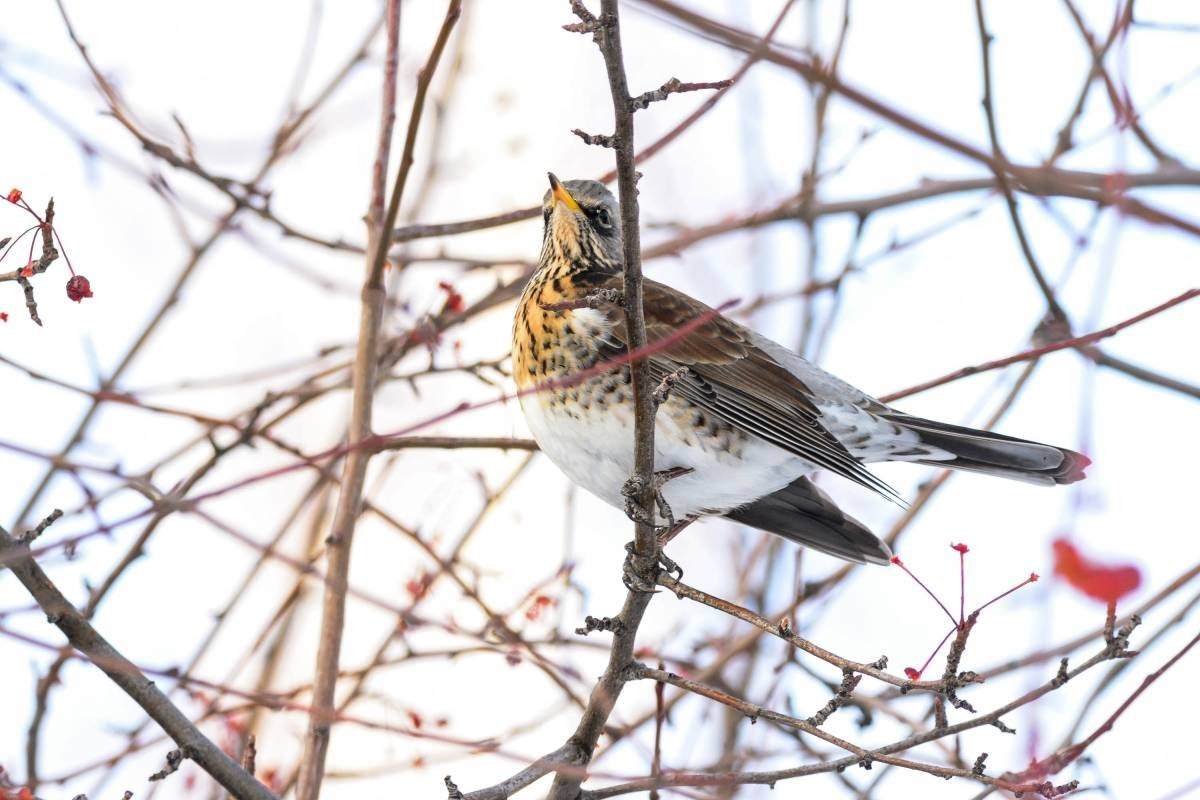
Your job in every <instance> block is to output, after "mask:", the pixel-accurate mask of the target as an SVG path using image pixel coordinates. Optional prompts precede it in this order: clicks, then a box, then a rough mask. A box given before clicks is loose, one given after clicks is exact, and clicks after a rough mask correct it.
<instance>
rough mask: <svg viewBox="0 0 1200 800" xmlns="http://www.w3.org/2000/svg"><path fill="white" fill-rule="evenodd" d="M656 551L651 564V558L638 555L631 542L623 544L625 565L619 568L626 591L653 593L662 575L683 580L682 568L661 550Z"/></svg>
mask: <svg viewBox="0 0 1200 800" xmlns="http://www.w3.org/2000/svg"><path fill="white" fill-rule="evenodd" d="M656 550H657V552H656V553H655V555H654V557H653V562H652V563H651V558H648V557H646V556H640V555H638V553H637V550H635V549H634V543H633V542H627V543H626V544H625V553H626V556H625V563H624V565H622V567H621V582H622V583H624V584H625V588H626V589H628V590H629V591H631V592H645V593H651V592H655V591H657V588H656V587H657V586H658V576H659V575H660V574H663V573H666V574H667V575H674V576H676V580H680V579H682V578H683V568H682V567H680V566H679V565H678V564H676V563H675V562H674V561H672V560H671V559H670V558H669V557H668V556H667V554H666V553H664V552H663V551H662V550H658V549H657V548H656Z"/></svg>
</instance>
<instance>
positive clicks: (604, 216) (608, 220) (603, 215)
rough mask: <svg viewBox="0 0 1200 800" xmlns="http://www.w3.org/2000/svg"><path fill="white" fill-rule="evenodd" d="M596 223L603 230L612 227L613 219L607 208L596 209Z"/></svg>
mask: <svg viewBox="0 0 1200 800" xmlns="http://www.w3.org/2000/svg"><path fill="white" fill-rule="evenodd" d="M596 222H597V224H599V225H600V227H602V228H611V227H612V217H611V216H610V215H609V213H608V209H607V208H598V209H596Z"/></svg>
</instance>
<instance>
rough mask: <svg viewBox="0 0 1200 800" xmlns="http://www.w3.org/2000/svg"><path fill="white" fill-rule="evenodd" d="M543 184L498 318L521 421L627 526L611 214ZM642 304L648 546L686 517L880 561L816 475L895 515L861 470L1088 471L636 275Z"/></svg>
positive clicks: (584, 193) (595, 185) (623, 352)
mask: <svg viewBox="0 0 1200 800" xmlns="http://www.w3.org/2000/svg"><path fill="white" fill-rule="evenodd" d="M549 180H550V188H549V189H548V190H547V191H546V193H545V196H544V197H543V200H542V218H543V234H542V248H541V253H540V256H539V259H538V263H537V267H536V268H535V270H534V272H533V274H532V276H531V277H530V279H529V281H528V283H527V284H526V286H525V288H524V291H523V293H522V295H521V298H520V300H519V302H518V304H517V308H516V312H515V315H514V320H513V342H512V369H513V377H514V380H515V382H516V385H517V388H518V396H519V398H520V405H521V409H522V411H523V413H524V416H525V419H526V422H527V424H528V427H529V430H530V433H531V434H532V435H533V438H534V439H535V440H536V441H537V444H538V446H539V448H540V449H541V450H542V451H543V452H544V453H545V454H546V455H547V456H548V457H549V458H550V460H551V461H552V462H554V464H555V465H556V466H557V467H558V468H559V469H561V470H562V471H563V472H564V473H566V475H567V477H568V478H569V479H570V480H571V481H573V482H574V483H575V484H577V485H578V486H580V487H582V488H584V489H586V490H588V491H589V492H591V493H592V494H594V495H596V496H597V497H599V498H600V499H602V500H604V501H606V502H608V503H610V504H611V505H614V506H616V507H618V508H625V509H626V511H627V513H630V514H631V516H636V515H635V514H634V512H635V511H636V509H634V508H632V507H631V505H632V503H631V501H630V495H631V494H632V492H631V490H630V488H629V484H628V480H629V478H630V475H631V474H632V472H633V469H634V417H635V411H634V398H633V387H632V378H631V372H630V367H629V363H628V361H629V359H628V353H629V352H630V347H629V333H628V330H627V325H626V322H625V317H624V312H623V310H622V306H621V302H622V298H621V294H620V292H621V287H622V282H623V276H622V270H623V256H622V236H621V220H620V214H619V206H618V203H617V200H616V198H614V197H613V195H612V193H611V192H610V191H609V190H608V189H607V188H606V187H605V186H604V184H602V183H599V182H597V181H592V180H568V181H559V180H558V178H556V177H555V176H554V174H553V173H549ZM643 310H644V316H645V323H646V340H647V350H648V353H649V355H648V357H647V360H648V362H649V371H650V375H651V378H652V381H654V382H657V385H658V386H659V390H658V394H660V395H662V394H665V399H663V400H662V402H661V403H660V405H659V406H658V408H657V413H656V415H655V433H654V465H655V469H656V473H655V475H656V481H655V489H656V491H657V493H658V503H657V504H656V509H655V510H654V511H653V519H652V520H643V521H652V522H653V523H654V524H655V525H656V526H657V527H658V532H659V533H660V537H659V540H660V542H665V541H669V540H670V538H671V537H672V536H673V535H675V534H676V533H677V532H678V531H679V530H681V529H682V528H683V527H685V526H686V525H688V524H690V523H691V522H693V521H695V520H697V519H701V518H705V517H724V518H726V519H729V520H732V521H734V522H738V523H741V524H744V525H747V526H750V527H752V528H757V529H759V530H763V531H766V532H769V533H772V534H775V535H778V536H781V537H783V538H784V539H787V540H790V541H792V542H795V543H796V544H799V545H801V546H803V547H808V548H812V549H814V550H818V551H820V552H823V553H827V554H829V555H832V556H835V557H837V558H840V559H844V560H847V561H852V562H856V563H874V564H886V563H888V562H889V561H890V560H891V559H892V553H891V550H890V549H889V547H888V545H887V544H886V543H885V542H884V541H883V540H881V539H880V538H879V537H877V536H876V535H875V534H873V533H872V532H871V531H870V530H869V529H868V528H867V527H866V526H865V525H863V524H862V523H861V522H859V521H858V520H856V519H854V518H853V517H851V516H850V515H848V514H846V513H845V512H843V511H842V510H841V509H840V508H839V507H838V506H837V504H836V503H835V502H834V500H833V499H832V498H831V497H830V496H829V495H828V494H827V493H826V492H824V491H823V490H822V489H820V488H818V487H817V485H816V484H815V483H814V482H813V474H814V473H816V472H818V471H822V470H823V471H826V472H831V473H833V474H835V475H838V476H840V477H842V478H845V479H847V480H849V481H850V482H852V483H854V484H857V485H859V486H862V487H865V488H866V489H869V490H872V491H874V492H876V493H877V494H879V495H882V496H884V497H887V498H890V499H892V500H895V501H898V502H901V503H902V499H901V498H900V497H899V495H898V494H897V493H896V492H895V490H893V489H892V488H891V487H890V486H889V485H888V484H887V483H885V482H884V481H883V480H881V479H880V478H878V477H877V476H875V475H874V474H873V473H871V472H870V471H869V470H868V468H867V466H866V465H867V464H871V463H873V462H881V461H908V462H913V463H916V464H924V465H931V466H935V467H948V468H950V469H958V470H965V471H968V472H975V473H981V474H984V475H993V476H998V477H1003V478H1012V479H1016V480H1019V481H1025V482H1026V483H1030V484H1036V485H1040V486H1054V485H1057V484H1069V483H1073V482H1075V481H1078V480H1080V479H1082V478H1083V477H1084V469H1085V468H1086V467H1087V466H1088V464H1089V463H1090V460H1089V459H1088V458H1087V457H1086V456H1084V455H1082V454H1080V453H1077V452H1073V451H1071V450H1067V449H1065V448H1062V447H1056V446H1053V445H1048V444H1040V443H1038V442H1033V441H1028V440H1025V439H1017V438H1014V437H1011V436H1005V435H1001V434H998V433H992V432H991V431H982V430H974V429H971V428H967V427H962V426H959V425H953V424H949V423H945V422H937V421H934V420H929V419H924V418H921V417H918V416H914V415H911V414H906V413H904V412H903V411H899V410H897V409H895V408H892V407H891V406H888V405H886V404H885V403H881V402H880V401H878V400H876V399H874V398H872V397H871V396H869V395H867V394H866V393H865V392H863V391H860V390H859V389H856V388H854V387H853V386H851V385H850V384H848V383H846V382H845V381H843V380H841V379H840V378H837V377H835V376H833V375H831V374H829V373H827V372H825V371H824V370H822V369H820V368H819V367H817V366H816V365H814V364H811V363H809V362H808V361H806V360H805V359H803V358H802V357H800V356H799V355H797V354H796V353H794V352H792V351H790V350H788V349H787V348H785V347H784V346H783V345H780V344H778V343H776V342H774V341H772V340H771V339H769V338H767V337H766V336H763V335H762V334H759V333H757V332H755V331H753V330H751V329H750V328H748V327H746V326H744V325H741V324H739V323H737V322H735V321H733V320H731V319H729V318H727V317H725V316H724V315H722V314H720V313H718V311H716V310H714V309H712V308H710V307H708V306H706V305H705V304H703V303H701V302H700V301H698V300H696V299H694V298H692V297H689V296H688V295H686V294H684V293H683V292H680V291H678V290H676V289H674V288H672V287H670V286H667V285H665V284H662V283H659V282H657V281H653V280H650V279H648V278H647V279H644V280H643ZM680 331H683V333H682V334H681V333H680ZM656 342H658V344H657V345H656ZM643 513H645V512H643Z"/></svg>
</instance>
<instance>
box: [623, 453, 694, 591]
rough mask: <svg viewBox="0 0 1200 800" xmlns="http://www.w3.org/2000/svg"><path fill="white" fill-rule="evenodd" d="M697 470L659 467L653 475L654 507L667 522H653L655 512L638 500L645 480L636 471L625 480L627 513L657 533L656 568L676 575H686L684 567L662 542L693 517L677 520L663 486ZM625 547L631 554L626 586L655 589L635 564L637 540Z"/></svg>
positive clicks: (669, 538) (626, 571) (667, 539)
mask: <svg viewBox="0 0 1200 800" xmlns="http://www.w3.org/2000/svg"><path fill="white" fill-rule="evenodd" d="M691 472H694V470H693V469H692V468H691V467H671V468H669V469H664V470H659V471H658V472H655V473H654V475H653V476H652V478H651V481H650V485H651V487H652V488H653V489H654V507H655V508H656V509H657V510H658V515H659V516H661V517H662V518H663V519H665V520H666V521H667V524H666V525H658V526H656V525H654V515H653V514H648V513H647V512H646V511H645V510H644V509H643V508H642V506H641V504H639V503H638V498H639V497H640V496H641V494H642V481H641V480H640V479H639V478H638V477H637V476H636V475H635V476H633V477H631V478H630V479H629V480H628V481H626V482H625V485H624V486H623V487H621V494H622V495H624V496H625V514H626V515H627V516H628V517H629V518H630V519H632V520H633V521H634V522H638V523H642V524H645V525H651V526H653V527H654V533H655V536H657V537H658V546H657V547H655V550H656V551H657V558H656V563H655V569H656V570H658V569H662V570H665V571H666V573H667V574H668V575H672V574H674V575H677V576H678V577H679V578H680V579H682V578H683V569H682V568H681V567H680V566H679V565H678V564H676V563H675V562H674V561H672V560H671V559H670V558H668V557H667V554H666V553H664V552H663V551H662V545H663V544H665V543H666V542H669V541H671V539H673V538H675V536H676V535H677V534H678V533H679V532H680V531H682V530H683V529H684V528H686V527H687V526H688V525H690V524H691V523H692V521H693V519H694V518H692V517H689V518H688V519H685V520H682V521H679V522H676V521H675V513H674V512H673V511H672V510H671V506H670V504H668V503H667V500H666V498H665V497H663V493H662V487H663V486H664V485H666V483H667V482H668V481H671V480H674V479H675V478H678V477H680V476H682V475H687V474H689V473H691ZM625 551H626V552H627V553H628V555H627V556H626V557H625V565H624V567H623V568H622V571H623V575H624V577H623V582H624V583H625V588H627V589H629V590H630V591H638V592H653V591H655V589H654V587H655V584H654V583H653V582H652V581H648V580H646V579H645V578H644V577H642V574H641V573H640V572H639V571H638V570H637V568H636V567H635V565H634V563H633V560H634V559H635V558H638V555H637V553H636V552H635V551H634V543H633V542H629V543H628V544H626V545H625Z"/></svg>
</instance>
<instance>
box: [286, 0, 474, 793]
mask: <svg viewBox="0 0 1200 800" xmlns="http://www.w3.org/2000/svg"><path fill="white" fill-rule="evenodd" d="M461 12H462V3H461V0H450V3H449V5H448V6H447V9H446V17H445V19H444V21H443V23H442V27H441V30H440V31H439V32H438V36H437V39H436V41H435V42H434V45H433V48H432V50H431V51H430V53H429V58H428V60H427V61H426V63H425V66H424V67H423V68H422V69H421V72H420V74H419V75H418V78H417V91H416V95H415V96H414V98H413V105H412V112H411V113H410V115H409V122H408V133H407V135H406V136H405V140H404V151H403V153H402V154H401V157H400V166H399V168H398V170H397V175H396V182H395V186H394V187H393V188H392V194H391V198H390V200H389V201H388V205H387V212H386V214H384V215H383V216H382V218H381V216H380V211H381V209H382V208H383V192H384V191H385V190H386V185H385V183H384V180H383V175H384V174H386V170H387V162H388V154H389V152H390V149H391V120H392V115H393V114H394V112H393V110H392V109H393V107H394V105H395V102H396V72H397V64H398V62H399V55H398V48H399V28H400V4H399V0H389V2H388V7H387V25H388V55H387V59H386V61H385V68H384V80H383V112H382V113H383V116H382V122H381V126H380V127H381V135H380V140H379V147H378V151H377V154H376V161H375V180H374V185H373V188H372V197H371V201H370V204H369V207H368V211H367V220H368V231H367V238H368V251H369V254H368V257H367V269H366V278H365V279H364V281H363V288H362V311H361V315H360V318H359V330H358V347H357V351H356V354H355V360H354V372H353V387H354V388H353V400H352V406H351V412H350V425H349V430H348V436H349V439H350V441H352V442H358V441H362V440H365V439H367V438H369V437H370V436H371V411H372V405H373V401H374V396H375V386H376V382H377V381H376V377H377V371H378V366H379V346H380V334H379V332H380V328H381V327H382V324H383V311H384V301H385V300H386V297H387V290H386V289H385V287H384V284H383V267H384V264H385V263H386V260H387V251H388V248H389V247H390V246H391V231H392V229H393V228H394V227H395V224H396V217H397V215H398V214H399V210H400V200H401V198H402V196H403V194H404V186H405V183H406V181H407V178H408V173H409V169H410V168H411V167H412V162H413V149H414V147H415V144H416V137H417V131H418V130H419V128H420V124H421V115H422V112H423V110H424V106H425V95H426V93H427V92H428V90H429V82H430V79H431V78H432V77H433V72H434V70H435V69H436V68H437V64H438V61H439V60H440V59H441V55H442V51H443V50H444V49H445V46H446V40H447V39H448V38H449V36H450V31H451V30H452V29H453V28H454V24H455V22H457V21H458V17H459V15H460V14H461ZM371 455H372V453H371V451H370V450H369V449H368V448H363V447H356V448H354V449H352V450H351V451H350V452H349V453H348V454H347V456H346V462H345V464H344V466H343V468H342V481H341V492H340V494H339V495H338V505H337V512H336V513H335V515H334V519H333V524H332V526H331V530H330V534H329V538H328V540H327V550H326V558H327V563H328V568H327V570H326V578H325V596H324V600H323V603H322V608H321V634H320V640H319V645H318V649H317V662H316V675H315V678H314V681H313V698H312V711H311V713H310V715H309V727H308V734H307V736H306V738H305V744H304V757H303V760H302V761H301V767H300V772H299V776H298V783H297V788H296V797H297V798H298V800H317V797H318V796H319V794H320V791H321V782H322V780H323V778H324V775H325V754H326V752H327V750H328V748H329V736H330V724H331V723H330V720H331V719H332V713H333V709H334V689H335V687H336V684H337V678H338V663H339V659H340V654H341V647H342V634H343V632H344V630H345V623H346V592H347V588H348V584H349V572H350V547H351V544H352V542H353V538H354V527H355V523H356V522H357V520H358V517H359V514H360V512H361V510H362V494H363V486H364V483H365V481H366V474H367V464H368V462H369V461H370V458H371Z"/></svg>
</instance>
